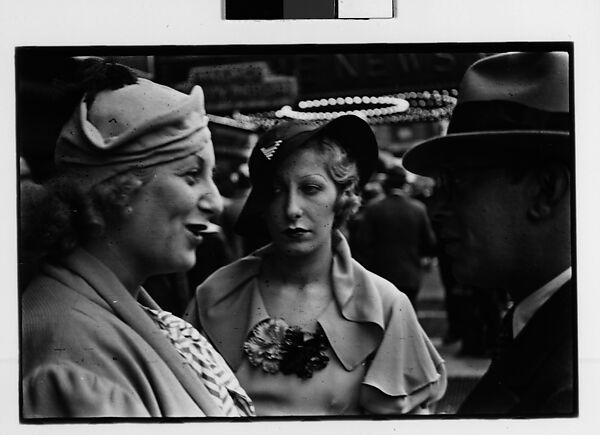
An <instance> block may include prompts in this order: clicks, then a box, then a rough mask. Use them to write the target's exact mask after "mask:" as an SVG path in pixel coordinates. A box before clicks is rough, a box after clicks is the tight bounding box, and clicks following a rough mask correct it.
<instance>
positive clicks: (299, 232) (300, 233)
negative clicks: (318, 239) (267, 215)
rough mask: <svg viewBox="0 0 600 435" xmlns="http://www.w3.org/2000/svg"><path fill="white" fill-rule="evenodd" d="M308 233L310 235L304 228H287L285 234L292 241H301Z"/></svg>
mask: <svg viewBox="0 0 600 435" xmlns="http://www.w3.org/2000/svg"><path fill="white" fill-rule="evenodd" d="M308 233H310V231H309V230H305V229H304V228H287V229H286V230H284V231H283V234H285V235H286V236H287V237H289V238H292V239H300V238H302V237H304V236H305V235H307V234H308Z"/></svg>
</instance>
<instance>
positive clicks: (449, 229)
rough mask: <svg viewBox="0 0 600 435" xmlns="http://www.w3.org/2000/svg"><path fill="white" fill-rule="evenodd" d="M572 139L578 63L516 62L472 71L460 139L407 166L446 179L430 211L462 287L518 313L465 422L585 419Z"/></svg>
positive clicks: (510, 58)
mask: <svg viewBox="0 0 600 435" xmlns="http://www.w3.org/2000/svg"><path fill="white" fill-rule="evenodd" d="M570 130H571V117H570V114H569V58H568V54H567V53H564V52H545V53H506V54H500V55H494V56H490V57H487V58H485V59H482V60H480V61H478V62H476V63H475V64H473V65H472V66H471V67H470V68H469V69H468V70H467V72H466V73H465V76H464V78H463V80H462V83H461V86H460V90H459V101H458V104H457V106H456V107H455V110H454V112H453V115H452V119H451V121H450V125H449V127H448V134H447V135H446V136H443V137H438V138H434V139H432V140H429V141H427V142H424V143H422V144H419V145H417V146H416V147H414V148H412V149H411V150H409V151H408V153H407V154H406V155H405V157H404V160H403V164H404V166H405V167H406V169H408V170H409V171H411V172H414V173H417V174H421V175H425V176H430V177H433V178H435V180H436V191H435V193H434V195H433V198H432V203H431V206H430V210H429V212H430V215H431V218H432V219H433V220H434V221H435V223H436V224H437V225H438V226H439V228H440V232H439V238H440V243H441V244H442V246H443V249H444V250H445V252H446V253H447V254H448V255H449V256H450V258H451V262H452V272H453V274H454V276H455V277H456V279H457V280H458V281H459V282H460V283H462V284H464V285H469V286H473V287H474V288H481V289H503V290H506V291H508V293H509V294H510V296H511V299H512V301H513V303H514V305H513V308H511V309H510V310H509V311H508V313H507V315H506V316H505V319H504V322H503V323H504V326H503V328H502V331H501V333H500V337H499V340H498V349H497V352H496V354H495V356H494V357H493V359H492V363H491V365H490V368H489V369H488V371H487V372H486V374H485V375H484V376H483V378H482V379H481V380H480V382H479V384H478V385H477V386H476V387H475V388H474V390H473V391H472V392H471V393H470V395H469V396H468V397H467V399H466V400H465V402H464V403H463V404H462V406H461V407H460V409H459V411H458V412H459V413H460V414H462V415H505V416H544V415H573V414H574V413H575V412H576V409H577V408H576V403H577V400H576V396H575V393H574V390H575V376H576V365H575V361H576V356H575V354H574V341H575V331H576V314H575V313H576V312H575V287H574V285H573V284H572V283H571V247H572V245H571V217H572V210H571V194H572V188H571V179H572V176H573V174H572V169H571V166H572V158H573V149H572V145H571V144H572V142H571V139H572V138H571V135H570Z"/></svg>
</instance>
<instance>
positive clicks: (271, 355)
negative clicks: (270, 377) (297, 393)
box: [243, 318, 329, 379]
mask: <svg viewBox="0 0 600 435" xmlns="http://www.w3.org/2000/svg"><path fill="white" fill-rule="evenodd" d="M327 347H328V341H327V337H326V336H325V333H324V332H323V330H322V329H321V327H320V325H318V326H317V330H316V332H315V333H311V332H308V331H305V330H303V329H302V328H300V327H299V326H289V325H288V324H287V323H286V322H285V320H283V319H281V318H268V319H265V320H262V321H261V322H259V323H257V324H256V325H255V326H254V328H252V330H251V331H250V333H249V334H248V337H247V339H246V341H245V342H244V346H243V351H244V354H245V355H246V357H247V358H248V361H249V362H250V364H251V365H252V366H254V367H257V368H260V369H262V370H263V371H264V372H265V373H269V374H275V373H278V372H281V373H283V374H284V375H289V374H295V375H296V376H298V377H299V378H300V379H309V378H311V377H312V375H313V373H314V372H315V371H319V370H323V369H324V368H325V367H326V366H327V363H328V362H329V357H328V356H327V355H325V350H327Z"/></svg>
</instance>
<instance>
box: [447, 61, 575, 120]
mask: <svg viewBox="0 0 600 435" xmlns="http://www.w3.org/2000/svg"><path fill="white" fill-rule="evenodd" d="M458 99H459V104H465V103H471V102H485V101H505V102H511V103H518V104H521V105H524V106H526V107H530V108H533V109H537V110H543V111H546V112H565V113H566V112H568V111H569V55H568V53H566V52H545V53H530V52H526V53H503V54H498V55H494V56H490V57H487V58H484V59H482V60H480V61H478V62H476V63H474V64H473V65H472V66H471V68H469V69H468V70H467V72H466V73H465V75H464V77H463V80H462V82H461V85H460V88H459V97H458Z"/></svg>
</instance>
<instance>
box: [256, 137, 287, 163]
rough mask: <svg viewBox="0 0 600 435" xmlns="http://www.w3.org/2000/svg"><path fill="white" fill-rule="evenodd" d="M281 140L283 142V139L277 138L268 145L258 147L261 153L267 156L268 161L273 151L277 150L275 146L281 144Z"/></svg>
mask: <svg viewBox="0 0 600 435" xmlns="http://www.w3.org/2000/svg"><path fill="white" fill-rule="evenodd" d="M282 142H283V139H279V140H276V141H275V142H273V143H272V144H271V145H269V146H268V147H263V148H261V149H260V150H261V151H262V153H263V154H264V155H265V157H266V158H267V160H269V161H270V160H271V159H272V158H273V155H275V151H277V148H279V146H280V145H281V143H282Z"/></svg>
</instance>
